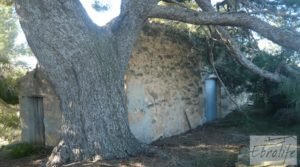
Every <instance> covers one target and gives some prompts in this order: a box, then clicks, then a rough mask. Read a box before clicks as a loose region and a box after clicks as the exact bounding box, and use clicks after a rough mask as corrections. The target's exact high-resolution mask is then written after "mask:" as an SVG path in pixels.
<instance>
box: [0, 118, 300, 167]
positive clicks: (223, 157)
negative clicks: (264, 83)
mask: <svg viewBox="0 0 300 167" xmlns="http://www.w3.org/2000/svg"><path fill="white" fill-rule="evenodd" d="M255 121H256V122H257V124H256V125H255V126H254V125H252V123H245V119H241V118H239V117H236V116H233V117H230V118H228V119H225V120H222V121H219V122H215V123H211V124H207V125H204V126H201V127H198V128H197V129H195V130H192V131H190V132H188V133H185V134H182V135H179V136H174V137H170V138H166V139H163V140H160V141H157V142H155V143H153V144H152V145H153V146H154V147H156V148H157V149H158V150H160V151H159V153H157V154H152V155H140V156H138V157H133V158H130V159H127V160H113V161H98V162H79V163H73V164H68V165H66V166H75V167H79V166H88V167H94V166H95V167H96V166H105V167H109V166H122V167H127V166H132V167H143V166H146V167H168V166H169V167H174V166H182V167H190V166H191V167H192V166H201V167H227V166H228V167H232V166H234V164H235V162H236V161H237V155H238V153H239V150H240V148H241V147H247V146H248V144H249V135H250V134H264V135H267V134H278V135H284V134H293V135H297V134H299V133H300V130H299V129H300V128H299V127H295V128H292V129H288V128H281V127H278V126H277V125H276V124H274V123H273V122H272V121H273V120H272V119H266V117H265V116H264V115H261V114H256V115H255ZM295 133H296V134H295ZM298 143H299V141H298ZM43 158H45V155H44V156H43V155H35V156H31V157H25V158H21V159H7V158H3V157H2V158H1V157H0V167H33V166H38V165H39V164H40V163H41V161H42V160H43Z"/></svg>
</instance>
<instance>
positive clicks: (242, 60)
mask: <svg viewBox="0 0 300 167" xmlns="http://www.w3.org/2000/svg"><path fill="white" fill-rule="evenodd" d="M196 2H197V4H198V5H199V6H200V7H201V8H202V9H203V10H204V11H208V12H214V11H215V9H214V8H213V6H212V5H211V3H210V1H209V0H196ZM214 28H215V29H216V31H217V32H218V34H219V37H220V39H221V40H222V41H223V43H224V44H225V46H226V47H227V48H228V49H229V50H230V51H231V54H230V55H231V56H232V57H233V58H234V59H235V60H236V61H237V62H238V63H239V64H241V65H242V66H244V67H245V68H247V69H248V70H250V71H252V72H254V73H255V74H257V75H259V76H261V77H264V78H267V79H269V80H271V81H274V82H280V81H282V78H284V76H282V75H279V74H276V73H271V72H269V71H266V70H263V69H261V68H259V67H258V66H256V65H255V64H253V63H252V62H251V61H250V60H248V59H247V58H246V57H245V56H244V55H243V53H242V51H241V50H240V49H239V45H238V44H237V43H236V42H235V40H234V39H233V38H231V36H230V34H229V32H228V31H227V30H225V29H224V28H223V27H221V26H215V27H214Z"/></svg>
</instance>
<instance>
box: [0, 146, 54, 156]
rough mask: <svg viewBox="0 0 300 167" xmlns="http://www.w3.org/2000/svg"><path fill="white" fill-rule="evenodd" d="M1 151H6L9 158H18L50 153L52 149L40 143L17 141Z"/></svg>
mask: <svg viewBox="0 0 300 167" xmlns="http://www.w3.org/2000/svg"><path fill="white" fill-rule="evenodd" d="M1 152H5V156H7V157H8V158H13V159H18V158H22V157H26V156H30V155H37V154H48V153H50V149H48V148H45V147H44V146H40V145H33V144H29V143H17V144H10V145H7V146H5V147H3V148H1Z"/></svg>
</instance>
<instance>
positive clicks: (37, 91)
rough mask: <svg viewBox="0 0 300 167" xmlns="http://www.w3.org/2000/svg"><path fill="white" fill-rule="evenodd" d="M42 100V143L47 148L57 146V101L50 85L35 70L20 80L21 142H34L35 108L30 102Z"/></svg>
mask: <svg viewBox="0 0 300 167" xmlns="http://www.w3.org/2000/svg"><path fill="white" fill-rule="evenodd" d="M35 98H42V103H43V106H42V107H43V110H44V115H43V117H44V120H42V121H43V124H44V135H45V136H44V138H45V139H44V140H45V141H44V143H45V144H46V145H49V146H53V145H56V144H57V141H58V140H59V138H60V135H59V134H60V127H61V113H60V106H59V103H60V102H59V99H58V98H57V96H56V95H55V93H54V91H53V89H52V87H51V85H50V84H49V82H48V81H47V79H46V77H45V76H44V75H43V73H42V72H41V71H40V70H39V68H36V69H35V71H32V72H29V73H27V75H26V76H25V77H23V78H22V80H21V92H20V97H19V101H20V118H21V125H22V135H21V138H22V141H24V142H32V141H33V140H35V139H34V138H35V137H34V136H35V135H36V134H35V133H36V132H35V130H34V129H36V128H40V127H36V126H37V121H38V120H36V119H38V118H35V116H34V112H35V111H34V110H35V106H33V104H32V101H33V99H35Z"/></svg>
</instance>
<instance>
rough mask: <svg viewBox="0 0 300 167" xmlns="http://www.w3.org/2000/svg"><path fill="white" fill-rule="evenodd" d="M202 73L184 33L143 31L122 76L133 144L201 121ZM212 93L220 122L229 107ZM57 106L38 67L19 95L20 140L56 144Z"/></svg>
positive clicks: (204, 119) (222, 97) (224, 98)
mask: <svg viewBox="0 0 300 167" xmlns="http://www.w3.org/2000/svg"><path fill="white" fill-rule="evenodd" d="M204 68H206V64H205V63H204V61H203V55H199V53H197V52H196V50H194V49H193V48H192V45H191V44H190V43H189V40H188V35H186V33H184V32H177V31H171V30H170V29H166V28H165V27H161V26H151V27H149V26H145V28H144V30H143V32H141V35H140V38H139V39H138V41H137V43H136V46H135V48H134V50H133V53H132V58H131V60H130V62H129V67H128V70H127V74H126V76H125V82H126V86H125V90H126V94H127V107H128V120H129V124H130V128H131V131H132V133H133V134H134V135H135V136H136V138H137V139H139V140H140V141H142V142H144V143H151V142H152V141H155V140H157V139H160V138H165V137H169V136H173V135H178V134H181V133H184V132H186V131H188V130H190V129H193V128H196V127H197V126H199V125H202V124H203V123H205V122H207V120H208V119H207V118H208V115H207V114H205V111H206V110H205V102H207V101H208V100H205V99H206V98H207V95H205V94H206V92H207V90H206V89H207V85H205V83H206V79H207V77H208V74H207V73H205V72H203V69H204ZM210 80H214V79H210ZM214 82H215V81H214ZM215 92H216V93H215V95H212V96H216V97H217V98H215V100H213V101H215V102H214V104H213V105H214V106H215V108H216V111H217V112H216V114H215V115H216V116H215V117H218V118H220V117H224V116H225V115H226V114H228V113H229V111H230V109H229V108H230V107H232V104H230V102H229V100H228V98H227V96H225V95H224V93H223V91H222V89H221V88H220V87H217V88H216V90H215ZM216 99H217V100H216ZM59 104H60V102H59V99H58V98H57V96H56V95H55V93H54V91H53V90H52V88H51V84H50V83H49V82H48V81H47V78H46V77H45V76H44V75H43V72H42V71H41V70H40V69H39V68H37V69H35V70H34V71H32V72H29V73H27V75H26V76H25V77H24V78H23V79H22V81H21V93H20V106H21V123H22V140H23V141H25V142H33V143H40V144H45V145H48V146H54V145H56V144H57V142H58V140H59V136H60V135H59V134H60V123H61V114H60V106H59Z"/></svg>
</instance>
